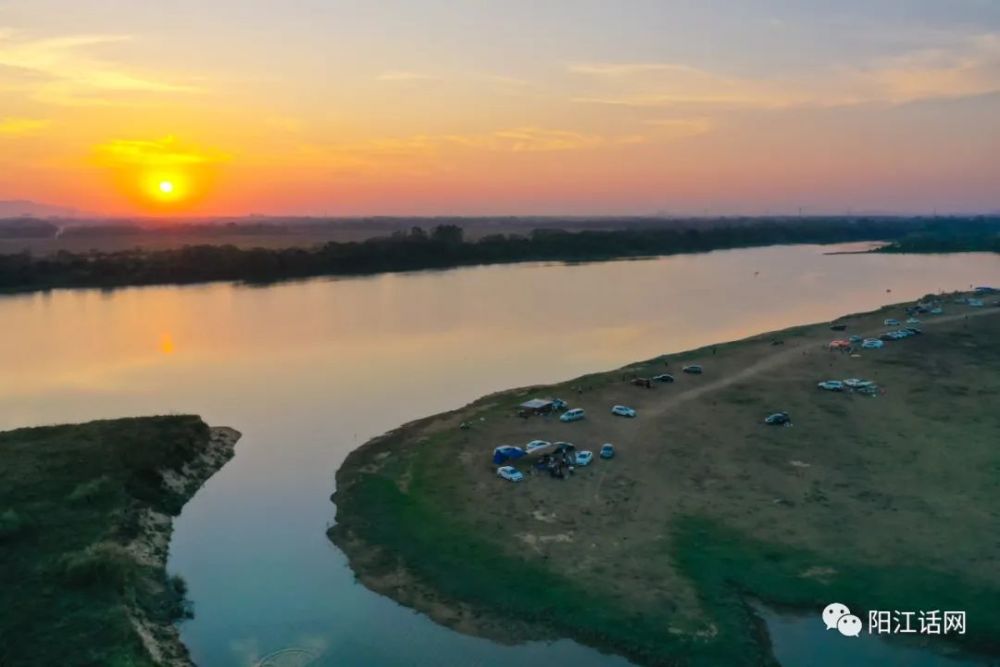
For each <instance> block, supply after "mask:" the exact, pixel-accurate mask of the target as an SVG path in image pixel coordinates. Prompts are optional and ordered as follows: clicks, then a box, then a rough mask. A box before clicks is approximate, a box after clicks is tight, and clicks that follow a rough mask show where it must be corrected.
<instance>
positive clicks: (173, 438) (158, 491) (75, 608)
mask: <svg viewBox="0 0 1000 667" xmlns="http://www.w3.org/2000/svg"><path fill="white" fill-rule="evenodd" d="M208 437H209V430H208V427H207V426H206V425H205V424H204V423H203V422H202V421H201V420H200V419H199V418H197V417H190V416H177V417H152V418H142V419H122V420H115V421H98V422H91V423H88V424H81V425H66V426H51V427H41V428H31V429H19V430H15V431H8V432H4V433H0V460H2V461H3V466H2V468H0V590H2V599H3V604H2V605H0V665H3V666H4V667H17V666H20V665H67V666H69V665H81V666H82V665H95V666H96V665H101V666H104V665H117V666H122V667H124V666H126V665H130V666H136V667H144V666H146V665H151V664H153V663H152V662H151V660H150V659H149V658H148V656H147V655H146V653H145V650H144V649H143V647H142V644H141V643H140V640H139V638H138V636H137V635H136V633H135V630H134V629H133V627H132V626H131V624H130V622H129V619H128V616H127V614H126V607H127V606H130V605H137V606H138V607H140V608H141V609H142V610H143V611H144V612H145V613H146V614H147V615H148V616H149V617H150V618H151V619H153V620H155V621H163V622H169V621H170V620H173V618H175V617H176V616H177V615H178V614H180V613H182V611H183V609H184V605H183V586H178V585H176V584H172V583H171V582H167V579H166V573H165V572H164V571H162V569H159V568H154V567H151V566H147V565H142V564H139V563H137V562H136V561H135V560H134V559H133V558H132V557H131V555H130V554H128V553H127V552H126V551H125V549H124V547H123V546H122V545H123V543H124V542H125V541H127V540H128V539H129V538H131V537H134V536H135V535H136V534H137V532H138V516H139V513H140V511H141V510H143V509H144V508H151V509H154V510H157V511H160V512H165V513H168V514H176V513H177V512H178V511H179V510H180V508H181V506H182V505H183V504H184V501H185V499H184V498H182V497H179V496H177V495H176V494H173V493H171V492H168V491H166V490H165V489H164V488H163V487H162V485H161V479H160V473H159V470H162V469H179V468H180V467H181V466H182V465H183V464H184V463H185V462H187V461H189V460H190V459H192V458H193V457H194V456H195V455H196V454H197V453H198V452H199V451H200V450H201V449H202V448H203V447H204V445H205V443H206V442H207V440H208ZM168 584H169V585H168Z"/></svg>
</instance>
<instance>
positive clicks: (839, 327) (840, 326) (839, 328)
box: [830, 324, 847, 331]
mask: <svg viewBox="0 0 1000 667" xmlns="http://www.w3.org/2000/svg"><path fill="white" fill-rule="evenodd" d="M846 328H847V325H846V324H831V325H830V329H831V330H833V331H843V330H844V329H846Z"/></svg>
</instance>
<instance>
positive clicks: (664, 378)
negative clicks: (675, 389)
mask: <svg viewBox="0 0 1000 667" xmlns="http://www.w3.org/2000/svg"><path fill="white" fill-rule="evenodd" d="M673 381H674V376H673V375H671V374H670V373H663V374H662V375H654V376H653V382H673Z"/></svg>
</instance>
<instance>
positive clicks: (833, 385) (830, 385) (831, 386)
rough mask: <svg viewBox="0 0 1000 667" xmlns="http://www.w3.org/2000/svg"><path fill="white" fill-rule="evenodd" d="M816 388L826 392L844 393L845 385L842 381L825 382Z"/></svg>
mask: <svg viewBox="0 0 1000 667" xmlns="http://www.w3.org/2000/svg"><path fill="white" fill-rule="evenodd" d="M816 386H817V387H819V388H820V389H825V390H826V391H844V383H843V382H841V381H840V380H824V381H823V382H820V383H819V384H817V385H816Z"/></svg>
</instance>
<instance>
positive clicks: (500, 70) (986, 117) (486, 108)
mask: <svg viewBox="0 0 1000 667" xmlns="http://www.w3.org/2000/svg"><path fill="white" fill-rule="evenodd" d="M84 4H85V5H86V7H84V6H83V5H84ZM133 4H134V6H133ZM204 4H205V3H196V2H194V1H193V0H176V1H175V2H171V3H166V4H162V5H160V6H151V5H148V4H146V3H142V5H141V7H140V6H139V3H129V4H128V5H127V6H124V7H123V6H122V5H121V3H116V2H111V1H110V0H96V1H95V2H88V3H76V2H70V1H69V0H31V1H30V2H29V1H27V0H15V1H13V2H7V3H4V4H3V5H0V199H30V200H35V201H40V202H45V203H49V204H55V205H62V206H70V207H75V208H78V209H82V210H86V211H92V212H96V213H102V214H113V215H136V214H143V215H147V214H152V215H241V214H248V213H272V214H283V213H287V214H310V215H315V214H332V215H359V214H362V215H363V214H401V215H403V214H425V215H426V214H471V215H477V214H519V213H522V214H530V213H539V214H561V213H572V214H612V213H633V214H652V213H657V212H669V213H678V214H682V213H699V214H700V213H709V214H726V213H780V212H790V211H796V210H798V208H799V207H803V208H804V209H805V210H806V211H808V212H817V213H818V212H838V213H839V212H844V211H847V210H878V211H887V212H911V211H930V210H932V209H938V210H940V211H984V210H998V209H1000V195H998V190H1000V189H998V188H997V187H996V183H998V182H1000V159H998V157H997V156H998V155H1000V92H998V91H1000V8H996V9H994V8H991V7H990V6H987V5H985V4H983V3H978V2H974V1H972V0H970V1H969V2H963V1H959V0H956V1H955V2H954V3H948V8H947V10H945V9H942V8H941V3H933V2H923V1H921V0H914V2H911V3H907V5H906V7H905V8H899V9H897V10H896V11H894V10H893V9H892V8H891V7H889V5H890V4H892V3H886V6H884V7H881V6H880V7H879V8H875V9H872V8H871V7H870V6H868V5H866V4H865V3H862V2H860V1H857V2H855V1H853V0H852V1H851V2H846V3H838V5H837V6H836V7H833V8H830V7H828V5H829V3H820V2H815V3H814V2H802V3H798V4H797V5H796V6H795V7H794V9H793V8H789V7H788V6H787V3H781V2H777V1H774V2H767V1H764V0H758V1H754V2H746V3H726V2H701V3H688V2H676V3H663V2H653V1H651V0H649V1H647V0H636V1H635V2H634V4H632V5H630V8H629V11H627V12H625V11H621V9H620V7H616V6H615V5H614V3H610V2H598V1H596V0H594V1H590V0H588V1H581V2H569V1H565V2H555V1H554V2H552V3H544V6H538V4H539V3H530V2H525V1H521V0H511V2H506V3H477V4H476V6H475V7H473V6H471V5H469V6H465V5H455V4H454V3H446V2H439V1H433V0H427V1H426V2H409V3H404V2H387V3H384V4H383V3H378V4H379V6H378V7H372V6H369V4H365V3H356V2H339V3H313V2H305V3H302V4H296V3H290V4H276V3H271V2H265V1H264V0H249V1H244V2H236V1H235V0H232V1H231V0H220V1H219V2H214V3H211V5H212V6H211V7H210V8H207V9H206V8H205V7H204V6H203V5H204ZM161 183H170V184H171V185H170V189H171V190H172V191H171V192H170V193H169V196H167V195H166V194H165V193H164V192H163V191H162V190H161V189H160V184H161Z"/></svg>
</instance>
